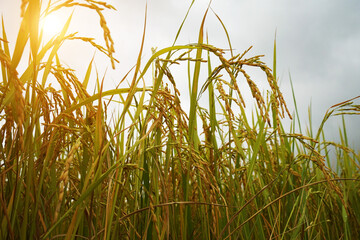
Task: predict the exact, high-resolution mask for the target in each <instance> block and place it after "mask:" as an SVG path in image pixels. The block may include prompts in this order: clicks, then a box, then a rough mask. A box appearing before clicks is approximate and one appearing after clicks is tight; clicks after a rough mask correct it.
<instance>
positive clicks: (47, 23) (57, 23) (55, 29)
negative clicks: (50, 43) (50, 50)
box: [41, 14, 63, 37]
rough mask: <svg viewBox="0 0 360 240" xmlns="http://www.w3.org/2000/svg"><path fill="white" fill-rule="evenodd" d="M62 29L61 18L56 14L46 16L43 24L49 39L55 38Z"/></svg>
mask: <svg viewBox="0 0 360 240" xmlns="http://www.w3.org/2000/svg"><path fill="white" fill-rule="evenodd" d="M62 27H63V26H62V23H61V20H60V18H59V17H58V16H56V15H54V14H50V15H48V16H46V17H45V18H44V19H43V20H42V22H41V29H42V30H43V34H44V35H45V36H48V37H53V36H55V35H57V34H59V33H60V31H61V29H62Z"/></svg>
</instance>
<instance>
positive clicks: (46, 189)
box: [0, 0, 360, 239]
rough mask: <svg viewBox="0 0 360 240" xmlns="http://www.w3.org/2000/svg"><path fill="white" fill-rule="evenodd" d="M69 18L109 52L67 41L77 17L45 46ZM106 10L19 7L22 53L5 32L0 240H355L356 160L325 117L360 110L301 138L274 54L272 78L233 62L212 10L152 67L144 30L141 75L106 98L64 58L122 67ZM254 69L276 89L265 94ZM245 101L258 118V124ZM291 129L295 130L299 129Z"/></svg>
mask: <svg viewBox="0 0 360 240" xmlns="http://www.w3.org/2000/svg"><path fill="white" fill-rule="evenodd" d="M193 4H194V1H193V2H192V4H191V5H190V7H189V11H188V12H187V14H186V16H185V18H184V20H183V23H182V25H181V26H180V27H179V30H178V33H177V36H179V34H180V33H181V29H182V26H183V24H186V20H187V16H188V14H189V12H190V11H191V8H192V5H193ZM74 7H81V8H84V9H87V10H88V11H95V12H96V13H97V14H98V16H99V19H100V24H99V28H100V29H102V31H103V33H104V34H103V38H104V42H105V45H104V46H101V45H100V44H98V43H97V42H95V40H94V39H92V38H91V37H89V36H78V34H76V33H68V28H69V25H70V23H71V16H70V17H69V19H68V20H67V22H66V23H65V25H64V26H63V29H62V31H61V32H60V33H59V34H58V35H56V36H54V37H53V38H51V39H50V40H48V41H47V42H44V40H43V37H42V31H41V28H40V27H39V21H40V19H42V18H44V17H46V16H47V15H49V14H52V13H53V12H55V11H59V10H61V9H63V8H70V9H71V8H74ZM104 9H111V10H114V11H115V8H114V7H113V6H111V5H109V4H108V3H106V2H100V1H93V0H84V1H75V0H68V1H56V2H51V1H50V2H49V4H47V5H45V4H42V1H40V0H28V1H22V5H21V17H22V23H21V26H20V29H19V32H18V35H17V40H16V43H15V47H14V50H13V52H10V47H9V45H10V44H12V43H10V42H9V41H8V38H7V35H6V29H5V24H4V21H6V19H5V20H3V22H2V35H1V38H0V61H1V72H2V81H1V84H0V121H1V129H0V131H1V134H0V143H1V144H0V148H1V151H0V154H1V155H0V177H1V195H0V201H1V211H0V214H1V218H0V219H1V225H0V238H1V239H359V237H360V230H359V229H360V225H359V221H360V219H359V218H360V205H359V201H358V199H359V197H360V192H359V170H360V165H359V154H358V153H356V151H354V150H353V149H351V147H350V146H349V145H348V143H347V129H346V125H345V123H344V124H343V126H342V127H341V129H340V133H341V134H340V135H341V138H340V139H341V141H340V142H339V143H335V142H329V141H327V140H326V139H325V133H324V131H323V126H324V124H326V121H327V120H328V119H329V118H330V117H333V116H336V115H341V116H343V117H345V116H346V115H347V114H359V105H357V104H356V101H357V100H358V98H354V99H351V100H348V101H344V102H342V103H339V104H337V105H334V106H332V107H331V108H329V110H328V111H327V112H326V113H325V115H324V119H323V122H322V123H321V125H320V127H319V129H318V130H317V132H316V134H315V135H314V136H307V135H306V134H304V133H302V132H295V130H294V129H295V126H296V125H297V124H300V123H299V122H298V121H297V119H298V118H297V117H298V116H297V115H296V114H295V115H294V116H291V114H290V112H289V110H288V108H287V105H286V103H285V101H284V97H283V95H282V93H281V91H280V89H279V86H278V83H277V77H276V45H275V44H274V62H273V67H272V69H271V68H270V67H269V66H268V65H267V64H266V63H264V62H262V60H261V58H262V56H249V55H250V53H251V48H247V49H246V50H245V51H243V52H239V53H235V52H234V50H233V49H232V47H231V42H230V36H229V35H228V33H227V30H226V27H225V24H224V23H223V22H222V21H221V19H220V17H219V16H217V15H216V14H215V13H214V12H211V11H209V9H208V10H207V11H206V13H205V14H204V17H203V21H202V22H201V23H199V24H200V29H199V32H198V34H197V39H198V41H197V43H194V44H181V43H178V42H177V37H176V39H175V40H174V43H173V44H172V45H170V46H169V47H167V48H164V49H160V50H158V51H156V50H154V51H153V55H152V56H151V57H150V58H149V59H148V60H147V61H145V63H144V62H143V61H142V59H143V56H142V52H143V43H144V36H145V31H146V20H145V23H144V25H145V27H144V36H143V37H142V45H141V46H140V51H139V54H138V60H137V62H136V63H135V67H134V68H133V69H132V71H130V72H129V73H128V74H127V75H126V76H124V77H123V79H119V84H118V86H116V87H114V88H113V89H112V90H107V91H103V82H104V79H100V78H99V76H98V75H97V74H96V75H95V76H94V73H93V68H94V67H93V60H92V59H84V60H83V61H84V62H88V63H89V64H88V68H87V72H86V75H85V77H84V78H82V79H81V78H79V77H78V76H77V73H76V71H75V70H73V69H71V68H69V67H66V66H65V65H64V64H63V63H62V61H61V59H60V57H59V55H58V52H59V49H60V48H61V46H62V44H63V43H64V42H67V41H73V40H77V41H83V42H84V44H88V45H89V46H90V47H93V48H95V49H96V50H97V51H99V52H101V53H102V54H105V55H106V56H107V57H108V58H109V61H110V64H111V65H112V66H113V67H115V66H116V62H117V60H116V59H115V58H114V51H115V49H114V41H113V40H112V37H111V32H110V29H109V28H108V26H107V24H106V20H105V16H104V14H103V10H104ZM208 14H215V15H216V16H217V17H218V20H219V24H221V25H222V26H223V29H224V34H225V36H226V37H227V39H228V41H229V48H228V49H227V50H226V49H221V48H218V47H216V46H213V45H211V44H210V43H209V42H210V40H209V39H211V37H210V38H208V37H207V36H205V30H204V25H205V22H206V18H207V15H208ZM145 19H146V18H145ZM26 46H29V48H26ZM25 57H26V58H27V57H29V59H28V63H27V68H26V69H19V62H20V61H21V59H22V60H23V61H24V59H23V58H25ZM142 63H144V64H142ZM178 65H181V66H185V68H187V71H188V72H187V74H186V75H187V76H188V79H187V80H188V83H189V92H188V98H189V99H190V106H189V111H188V112H186V111H185V110H184V109H185V108H184V105H183V103H182V102H181V100H182V97H180V91H179V89H178V87H177V84H179V81H183V80H181V79H183V78H184V76H176V75H175V74H173V71H172V69H174V66H178ZM250 68H255V69H259V70H260V71H262V73H263V75H264V76H265V78H266V79H267V84H268V88H267V89H266V90H265V91H264V92H263V93H262V92H261V91H260V90H259V88H258V86H257V82H256V81H255V80H254V79H253V77H252V76H251V75H250V74H249V71H248V70H249V69H250ZM204 72H205V73H206V74H205V76H204V74H203V73H204ZM104 78H106V75H105V77H104ZM149 78H150V79H149ZM91 79H95V83H93V84H95V85H96V86H97V87H96V92H95V93H92V94H90V93H89V92H88V85H89V83H91ZM129 79H130V83H129V85H126V84H125V80H129ZM149 80H150V81H149ZM53 82H55V83H56V84H57V85H58V86H59V88H55V87H53V85H52V84H51V83H53ZM148 82H151V83H152V84H150V85H149V84H146V83H148ZM244 91H249V92H250V94H251V96H252V98H253V103H254V105H255V107H254V110H253V112H252V114H250V115H249V114H248V112H247V111H246V107H249V106H246V104H245V100H244V97H243V96H244ZM181 94H184V93H181ZM294 96H295V95H294ZM294 100H295V97H294ZM112 106H116V109H118V111H116V112H110V111H109V109H110V107H112ZM295 106H296V100H295ZM250 107H251V106H250ZM296 111H297V110H296V109H295V112H296ZM283 118H289V119H291V118H293V120H292V126H291V128H290V130H287V129H284V127H283V125H282V121H283V120H282V119H283ZM333 151H335V152H336V154H335V159H331V155H330V153H331V152H333ZM331 161H333V162H335V165H334V164H331Z"/></svg>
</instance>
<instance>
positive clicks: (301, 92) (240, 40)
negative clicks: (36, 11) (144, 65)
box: [0, 0, 360, 149]
mask: <svg viewBox="0 0 360 240" xmlns="http://www.w3.org/2000/svg"><path fill="white" fill-rule="evenodd" d="M107 2H109V3H111V4H113V6H114V7H115V8H116V9H117V11H116V12H111V11H106V12H105V16H106V17H107V20H108V24H109V27H110V30H111V31H112V35H113V38H114V41H115V50H116V57H117V59H119V60H120V64H119V65H117V70H115V71H112V70H107V75H108V80H107V84H108V88H112V87H113V86H115V84H116V83H117V81H118V79H119V78H120V77H122V76H123V75H124V74H125V73H126V72H127V71H128V70H129V68H130V67H131V66H132V65H133V64H134V63H135V61H136V57H137V53H138V50H139V46H140V42H141V36H142V31H143V23H144V13H145V3H146V1H145V0H131V1H130V0H126V1H125V0H112V1H107ZM20 3H21V1H20V0H18V1H14V0H0V10H1V13H2V15H3V17H4V20H5V26H6V29H7V34H8V38H9V40H10V41H11V42H10V46H12V48H13V47H14V44H15V40H16V35H17V30H18V24H19V20H20V17H19V16H20V11H19V6H20ZM190 3H191V1H190V0H183V1H178V0H148V3H147V5H148V17H147V21H148V23H147V24H148V25H147V33H146V44H145V49H144V60H146V59H148V58H149V57H150V56H151V47H158V49H161V48H163V47H167V46H170V45H171V44H172V42H173V40H174V37H175V34H176V32H177V29H178V27H179V26H180V24H181V22H182V19H183V17H184V16H185V14H186V11H187V9H188V7H189V6H190ZM207 5H208V1H207V0H197V1H195V4H194V7H193V9H192V10H191V12H190V15H189V18H188V20H187V22H186V23H185V26H184V29H183V32H182V34H181V36H180V38H179V40H178V44H188V43H192V42H196V41H197V37H198V30H199V27H200V24H201V20H202V18H203V15H204V13H205V10H206V8H207ZM211 7H212V9H213V10H214V11H215V12H216V13H217V14H218V15H219V17H220V18H221V19H222V21H223V23H224V24H225V25H226V27H227V30H228V32H229V35H230V38H231V41H232V46H233V48H234V49H235V50H236V52H237V53H240V52H243V51H244V50H246V49H247V48H248V47H250V46H253V49H252V51H251V52H250V53H249V54H248V57H250V56H253V55H258V54H265V55H266V56H265V58H264V59H263V60H264V61H265V62H266V63H267V64H268V65H269V66H272V55H273V42H274V36H275V31H276V32H277V62H278V69H277V72H278V77H279V80H280V87H281V90H282V92H283V94H284V97H285V99H286V100H287V102H288V104H289V107H290V111H291V112H293V111H294V107H293V104H292V94H291V88H290V80H289V74H291V77H292V81H293V85H294V88H295V94H296V99H297V103H298V107H299V110H300V114H301V117H302V120H303V121H304V125H305V124H306V121H307V117H308V114H307V110H308V106H309V105H310V102H311V103H312V111H313V121H314V128H315V129H316V128H317V126H318V125H319V123H320V121H321V118H322V117H323V115H324V114H325V112H326V110H327V109H328V108H329V107H330V106H332V105H334V104H336V103H339V102H341V101H344V100H347V99H350V98H353V97H355V96H358V95H360V27H359V26H360V1H359V0H345V1H339V0H332V1H330V0H328V1H325V0H316V1H313V0H302V1H289V0H213V2H212V4H211ZM64 15H65V16H68V13H64ZM98 21H99V19H98V17H97V15H96V14H90V15H84V14H83V12H82V11H81V10H76V12H75V15H74V22H73V25H72V29H74V30H78V29H79V28H80V29H82V30H81V31H80V35H88V36H89V35H90V36H93V37H94V36H95V37H96V38H97V40H98V41H99V42H100V43H102V42H101V40H102V38H101V37H102V35H101V30H100V29H99V28H98ZM94 26H95V27H94ZM205 26H206V29H207V31H208V33H209V41H210V44H212V45H215V46H217V47H219V48H228V45H227V41H226V36H225V34H224V32H223V30H222V28H221V25H220V23H219V22H218V20H217V19H216V17H215V16H214V14H213V13H212V12H209V14H208V18H207V22H206V25H205ZM71 44H73V43H71ZM80 45H81V44H79V45H76V44H75V45H74V44H73V45H68V46H66V45H65V46H64V48H66V47H68V48H70V49H71V51H69V50H67V51H64V53H63V60H64V62H65V63H67V64H69V65H70V66H72V67H73V68H75V69H78V70H79V72H80V74H82V73H83V72H84V71H85V70H84V63H83V62H82V61H83V59H86V61H90V59H91V57H92V56H93V54H94V51H93V50H91V49H90V50H89V48H83V47H82V46H80ZM100 55H101V54H99V53H97V55H96V56H97V57H98V56H99V59H98V60H97V66H98V68H99V71H100V72H101V71H102V72H104V71H105V69H106V68H109V69H110V64H109V62H103V61H104V58H101V57H100ZM80 58H81V61H79V59H80ZM85 65H86V64H85ZM74 66H75V67H74ZM20 72H21V71H20ZM253 80H254V81H255V82H257V79H256V78H253ZM346 121H347V126H348V129H349V130H350V129H351V130H352V131H349V133H348V134H349V135H350V139H351V142H352V144H353V146H355V147H356V148H358V149H359V146H360V145H359V141H360V130H357V129H358V128H357V127H359V126H360V125H359V124H360V118H359V117H351V118H350V117H347V118H346ZM338 123H339V121H330V122H329V123H328V124H327V125H326V126H327V132H326V133H327V135H329V138H330V139H333V138H334V137H335V136H336V135H337V129H338V127H337V125H338ZM303 130H304V129H303Z"/></svg>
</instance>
